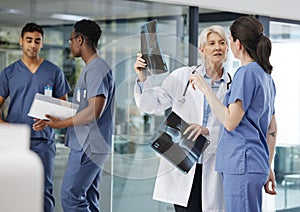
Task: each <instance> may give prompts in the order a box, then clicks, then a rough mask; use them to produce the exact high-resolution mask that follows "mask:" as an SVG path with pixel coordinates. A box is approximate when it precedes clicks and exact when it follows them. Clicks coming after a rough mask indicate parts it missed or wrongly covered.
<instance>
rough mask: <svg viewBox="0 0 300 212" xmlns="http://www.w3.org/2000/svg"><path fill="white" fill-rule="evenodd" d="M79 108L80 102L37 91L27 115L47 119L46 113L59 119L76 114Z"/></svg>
mask: <svg viewBox="0 0 300 212" xmlns="http://www.w3.org/2000/svg"><path fill="white" fill-rule="evenodd" d="M78 108H79V105H78V104H74V103H71V102H68V101H64V100H61V99H57V98H54V97H51V96H45V95H43V94H40V93H37V94H36V95H35V97H34V100H33V102H32V105H31V108H30V110H29V113H28V114H27V115H28V116H30V117H33V118H38V119H45V120H47V118H46V117H45V115H46V114H49V115H51V116H55V117H57V118H59V119H66V118H69V117H71V116H74V115H75V114H76V112H77V110H78Z"/></svg>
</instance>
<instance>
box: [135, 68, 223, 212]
mask: <svg viewBox="0 0 300 212" xmlns="http://www.w3.org/2000/svg"><path fill="white" fill-rule="evenodd" d="M195 68H196V67H182V68H179V69H176V70H175V71H173V72H172V73H171V74H170V75H169V76H168V77H167V78H166V79H165V80H164V81H163V83H162V85H161V86H160V87H152V85H151V80H149V79H147V80H146V81H145V82H144V83H143V90H142V93H141V90H140V87H139V86H138V84H137V83H136V85H135V89H134V90H135V100H136V104H137V106H138V107H139V108H140V109H141V110H142V111H144V112H147V113H152V114H153V113H162V112H163V111H165V110H166V109H167V108H169V107H172V110H173V111H174V112H175V113H177V114H178V115H179V116H180V117H181V118H182V119H184V120H185V121H186V122H188V123H197V124H202V119H203V101H204V96H203V94H202V93H201V92H200V91H199V90H194V89H193V88H192V86H189V87H188V90H187V93H186V95H185V102H184V103H180V102H179V100H180V99H181V98H182V96H183V92H184V89H185V87H186V84H187V82H188V80H189V77H190V75H191V73H192V71H193V70H194V69H195ZM196 70H197V73H198V74H200V75H202V76H203V75H204V72H205V70H204V66H200V67H198V68H197V69H196ZM228 81H229V78H228V75H227V74H226V82H228ZM226 91H227V84H226V83H222V84H221V86H220V88H219V91H218V93H217V96H218V97H219V98H220V99H221V100H223V97H224V95H225V93H226ZM207 127H208V129H209V136H207V138H208V139H209V140H210V141H211V143H210V145H209V146H208V148H207V149H206V150H205V152H204V155H203V170H202V209H203V211H211V212H220V211H225V209H224V201H223V191H222V184H221V179H220V176H219V174H218V173H217V172H215V170H214V169H215V158H216V154H215V152H216V148H217V144H218V136H219V129H220V123H219V122H218V121H217V120H216V117H215V116H214V114H213V113H211V115H210V117H209V120H208V126H207ZM195 167H196V166H194V167H193V168H192V169H191V170H190V171H189V173H188V174H187V175H185V174H183V173H182V172H180V171H179V170H178V169H177V168H175V167H174V166H173V165H171V164H170V163H169V162H168V161H166V160H165V159H164V158H162V157H161V159H160V165H159V168H158V174H157V178H156V182H155V188H154V193H153V199H155V200H158V201H163V202H167V203H171V204H177V205H182V206H185V207H186V206H187V204H188V200H189V196H190V193H191V188H192V183H193V178H194V174H195ZM195 212H196V211H195Z"/></svg>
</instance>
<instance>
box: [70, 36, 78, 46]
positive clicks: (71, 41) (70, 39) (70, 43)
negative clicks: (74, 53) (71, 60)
mask: <svg viewBox="0 0 300 212" xmlns="http://www.w3.org/2000/svg"><path fill="white" fill-rule="evenodd" d="M78 37H79V35H76V36H74V37H72V38H70V39H68V40H67V41H68V43H69V45H71V44H72V40H73V39H75V38H78Z"/></svg>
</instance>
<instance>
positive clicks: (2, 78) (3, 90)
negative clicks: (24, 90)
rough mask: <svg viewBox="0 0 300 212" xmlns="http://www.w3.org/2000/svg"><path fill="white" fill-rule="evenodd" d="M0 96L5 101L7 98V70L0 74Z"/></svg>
mask: <svg viewBox="0 0 300 212" xmlns="http://www.w3.org/2000/svg"><path fill="white" fill-rule="evenodd" d="M0 96H2V97H3V98H5V99H6V98H7V97H8V96H9V86H8V77H7V68H5V69H4V70H3V71H2V72H1V73H0Z"/></svg>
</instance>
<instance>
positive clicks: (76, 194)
mask: <svg viewBox="0 0 300 212" xmlns="http://www.w3.org/2000/svg"><path fill="white" fill-rule="evenodd" d="M100 174H101V168H100V166H99V165H96V163H94V161H93V160H91V159H90V157H88V156H87V154H86V153H85V152H84V151H77V150H72V149H71V151H70V154H69V161H68V165H67V167H66V171H65V175H64V179H63V182H62V188H61V203H62V207H63V210H64V212H99V211H100V204H99V196H100V194H99V191H98V188H99V184H100Z"/></svg>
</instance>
